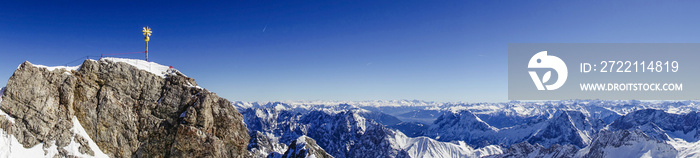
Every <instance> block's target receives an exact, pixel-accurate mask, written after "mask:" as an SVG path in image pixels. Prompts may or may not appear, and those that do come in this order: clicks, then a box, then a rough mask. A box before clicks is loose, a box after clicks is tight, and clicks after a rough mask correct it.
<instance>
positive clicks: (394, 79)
mask: <svg viewBox="0 0 700 158" xmlns="http://www.w3.org/2000/svg"><path fill="white" fill-rule="evenodd" d="M664 2H666V1H564V2H560V1H527V2H525V1H439V2H436V1H400V2H394V1H303V2H287V1H245V2H242V1H226V2H206V3H193V2H190V1H126V2H122V1H119V2H70V3H68V2H51V1H49V2H43V1H41V2H38V1H10V2H0V84H1V85H5V84H6V81H7V79H8V78H9V77H10V76H11V75H12V72H13V71H14V70H15V69H16V68H17V65H19V64H20V63H22V62H23V61H25V60H27V61H30V62H32V63H35V64H42V65H65V64H69V65H77V64H80V62H75V63H68V62H70V61H73V60H75V59H78V58H80V57H83V56H87V55H90V56H99V55H100V54H102V53H104V54H108V53H124V52H136V51H143V49H144V42H143V36H142V34H141V27H144V26H150V27H151V28H152V29H153V36H152V37H151V42H150V59H151V60H152V61H155V62H158V63H161V64H163V65H172V66H174V67H175V68H177V69H179V70H180V71H182V72H183V73H185V74H187V75H188V76H190V77H193V78H195V79H196V81H197V82H198V84H199V85H200V86H202V87H205V88H207V89H209V90H210V91H213V92H216V93H218V94H219V95H220V96H223V97H225V98H228V99H229V100H240V101H277V100H390V99H420V100H428V101H467V102H483V101H488V102H496V101H506V100H507V97H508V96H507V84H508V83H507V64H508V63H507V54H508V53H507V51H508V48H507V47H508V43H697V42H700V18H698V15H700V10H699V9H697V6H700V5H699V4H698V3H699V2H697V1H696V2H690V1H688V2H685V1H670V2H666V3H664ZM120 57H128V58H143V57H142V56H141V55H127V56H120Z"/></svg>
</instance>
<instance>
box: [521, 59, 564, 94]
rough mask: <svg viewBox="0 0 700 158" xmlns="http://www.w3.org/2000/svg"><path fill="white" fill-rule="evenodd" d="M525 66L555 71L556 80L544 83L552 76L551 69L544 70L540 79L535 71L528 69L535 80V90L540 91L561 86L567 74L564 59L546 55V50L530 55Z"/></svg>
mask: <svg viewBox="0 0 700 158" xmlns="http://www.w3.org/2000/svg"><path fill="white" fill-rule="evenodd" d="M527 67H528V68H538V69H541V68H548V69H554V71H556V72H557V81H556V82H554V83H552V84H549V85H544V84H545V83H547V81H549V79H550V78H551V77H552V71H547V72H545V73H544V75H543V76H542V79H540V77H539V76H538V75H537V72H536V71H528V72H529V73H530V78H532V81H533V82H535V86H536V87H537V90H541V91H542V90H555V89H558V88H559V87H561V86H563V85H564V82H566V77H567V75H568V74H569V72H568V69H567V68H566V64H565V63H564V61H562V60H561V59H560V58H559V57H556V56H552V55H547V51H541V52H539V53H537V54H535V55H534V56H532V58H530V62H528V64H527ZM545 88H546V89H545Z"/></svg>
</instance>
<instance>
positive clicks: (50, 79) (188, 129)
mask: <svg viewBox="0 0 700 158" xmlns="http://www.w3.org/2000/svg"><path fill="white" fill-rule="evenodd" d="M2 99H3V101H2V104H1V105H0V109H2V110H3V111H5V112H8V113H9V114H10V116H11V117H12V118H14V119H15V120H14V121H15V122H14V123H13V124H12V125H11V126H10V127H6V125H5V124H7V123H9V120H7V119H6V118H4V117H0V124H2V125H3V126H0V127H2V128H3V130H5V131H6V132H9V133H11V134H13V135H15V136H16V137H17V138H18V140H19V142H20V143H21V144H22V145H24V146H25V147H32V146H34V145H36V144H38V143H45V144H46V143H51V142H54V141H55V145H56V146H58V147H59V150H63V147H64V146H66V145H68V144H69V143H70V142H71V140H73V139H74V140H77V141H78V142H81V141H82V142H81V143H80V144H86V143H85V140H84V139H85V138H73V137H74V134H72V133H71V128H72V126H73V124H72V122H71V120H72V118H73V117H74V116H75V117H77V119H78V120H79V122H80V124H82V126H83V127H84V129H85V130H86V132H87V133H88V135H89V136H90V138H92V139H93V140H94V141H95V143H96V144H97V146H99V148H100V149H101V150H102V151H103V152H104V153H106V154H108V155H109V156H111V157H247V156H249V153H248V151H247V150H246V146H247V145H248V140H249V139H250V136H249V135H248V130H247V129H246V127H245V125H244V123H243V121H242V120H243V118H242V116H241V114H240V113H238V111H237V110H236V109H235V108H234V107H233V106H232V105H231V103H230V102H229V101H228V100H226V99H223V98H220V97H218V96H217V95H216V94H215V93H212V92H209V91H208V90H206V89H203V88H200V87H198V86H197V84H196V83H195V81H194V79H192V78H189V77H187V76H185V75H183V74H181V73H179V72H178V71H177V70H174V69H171V70H168V74H167V75H166V77H165V78H163V77H161V76H158V75H156V74H153V73H151V72H148V71H144V70H141V69H139V68H137V67H135V66H132V65H130V64H127V63H123V62H113V61H110V60H100V61H95V60H86V61H85V62H83V64H82V65H81V67H80V68H79V69H78V70H77V71H76V70H66V69H55V70H49V69H47V68H42V67H37V66H34V65H32V64H31V63H29V62H24V63H22V64H21V65H20V66H19V68H18V69H17V70H16V71H15V73H14V74H13V75H12V77H10V80H9V81H8V82H7V86H6V90H5V92H4V94H3V95H2ZM83 146H84V147H82V148H81V149H80V151H81V152H84V153H88V154H89V153H91V152H92V149H90V148H89V147H87V145H83ZM59 153H65V152H64V151H63V152H59ZM62 156H70V155H62Z"/></svg>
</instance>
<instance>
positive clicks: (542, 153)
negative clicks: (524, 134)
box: [489, 142, 579, 158]
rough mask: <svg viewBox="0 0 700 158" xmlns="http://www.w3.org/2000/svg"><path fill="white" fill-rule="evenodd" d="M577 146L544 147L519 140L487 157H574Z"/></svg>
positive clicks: (557, 145)
mask: <svg viewBox="0 0 700 158" xmlns="http://www.w3.org/2000/svg"><path fill="white" fill-rule="evenodd" d="M578 149H579V148H577V147H576V146H574V145H571V144H567V145H559V144H554V145H552V146H550V147H549V148H545V147H543V146H542V145H540V144H534V145H533V144H530V143H528V142H521V143H517V144H513V145H511V146H510V148H508V150H507V151H506V152H505V153H504V154H501V155H492V156H489V157H498V158H501V157H513V158H516V157H551V158H569V157H574V156H575V154H576V152H577V151H578Z"/></svg>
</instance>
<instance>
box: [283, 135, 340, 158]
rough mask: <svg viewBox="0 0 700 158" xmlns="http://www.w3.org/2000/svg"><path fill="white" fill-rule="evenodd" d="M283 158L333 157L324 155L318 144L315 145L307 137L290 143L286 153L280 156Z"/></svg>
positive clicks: (314, 141)
mask: <svg viewBox="0 0 700 158" xmlns="http://www.w3.org/2000/svg"><path fill="white" fill-rule="evenodd" d="M282 157H283V158H306V157H315V158H332V157H333V156H331V155H329V154H328V153H326V151H325V150H323V148H321V147H319V146H318V144H316V140H314V139H311V138H309V137H307V136H300V137H299V138H297V140H294V141H292V143H291V144H289V148H288V149H287V151H286V152H284V155H282Z"/></svg>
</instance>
